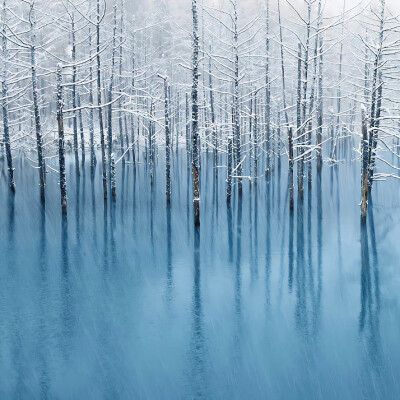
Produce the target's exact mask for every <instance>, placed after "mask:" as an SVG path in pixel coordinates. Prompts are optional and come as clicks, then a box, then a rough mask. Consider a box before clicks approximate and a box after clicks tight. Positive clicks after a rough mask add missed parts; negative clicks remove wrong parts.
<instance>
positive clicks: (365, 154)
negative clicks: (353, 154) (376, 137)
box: [361, 106, 370, 221]
mask: <svg viewBox="0 0 400 400" xmlns="http://www.w3.org/2000/svg"><path fill="white" fill-rule="evenodd" d="M361 122H362V142H361V157H362V159H361V220H362V221H363V220H364V221H365V218H366V217H367V207H368V171H369V165H368V164H369V152H370V150H369V141H368V118H367V115H366V109H365V107H364V106H362V108H361Z"/></svg>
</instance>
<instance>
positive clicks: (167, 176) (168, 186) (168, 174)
mask: <svg viewBox="0 0 400 400" xmlns="http://www.w3.org/2000/svg"><path fill="white" fill-rule="evenodd" d="M163 79H164V106H165V110H164V115H165V193H166V196H167V204H168V205H169V204H170V203H171V129H170V116H169V99H168V93H169V87H168V81H167V78H163Z"/></svg>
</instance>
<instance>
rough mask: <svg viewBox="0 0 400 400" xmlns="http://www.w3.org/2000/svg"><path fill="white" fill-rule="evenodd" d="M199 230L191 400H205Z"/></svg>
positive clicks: (196, 236) (198, 236)
mask: <svg viewBox="0 0 400 400" xmlns="http://www.w3.org/2000/svg"><path fill="white" fill-rule="evenodd" d="M200 276H201V273H200V229H199V228H195V231H194V282H193V311H192V313H193V324H192V334H191V390H192V393H191V396H190V397H191V398H196V399H201V398H207V395H206V393H207V387H206V383H207V379H206V370H205V338H204V333H203V309H202V299H201V279H200Z"/></svg>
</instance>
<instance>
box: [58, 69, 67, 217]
mask: <svg viewBox="0 0 400 400" xmlns="http://www.w3.org/2000/svg"><path fill="white" fill-rule="evenodd" d="M63 106H64V101H63V94H62V66H61V64H58V65H57V123H58V160H59V169H60V192H61V212H62V214H63V215H67V201H68V200H67V179H66V173H65V146H64V123H63Z"/></svg>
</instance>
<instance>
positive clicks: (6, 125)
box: [1, 0, 15, 193]
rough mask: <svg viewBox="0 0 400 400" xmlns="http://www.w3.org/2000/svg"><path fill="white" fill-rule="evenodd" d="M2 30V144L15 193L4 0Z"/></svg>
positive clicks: (12, 189) (12, 190)
mask: <svg viewBox="0 0 400 400" xmlns="http://www.w3.org/2000/svg"><path fill="white" fill-rule="evenodd" d="M2 22H3V31H2V34H3V35H2V36H3V38H2V39H3V40H2V45H3V49H2V52H3V79H2V82H1V83H2V96H3V100H2V108H3V129H4V146H5V151H6V157H7V168H8V185H9V186H10V189H11V192H13V193H15V182H14V168H13V161H12V154H11V141H10V128H9V122H8V100H7V96H8V83H7V74H8V71H7V68H8V50H7V36H6V33H7V32H6V26H7V7H6V0H4V1H3V13H2Z"/></svg>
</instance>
